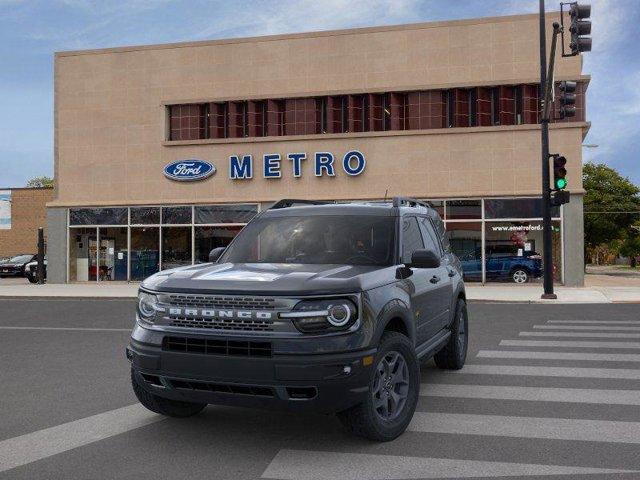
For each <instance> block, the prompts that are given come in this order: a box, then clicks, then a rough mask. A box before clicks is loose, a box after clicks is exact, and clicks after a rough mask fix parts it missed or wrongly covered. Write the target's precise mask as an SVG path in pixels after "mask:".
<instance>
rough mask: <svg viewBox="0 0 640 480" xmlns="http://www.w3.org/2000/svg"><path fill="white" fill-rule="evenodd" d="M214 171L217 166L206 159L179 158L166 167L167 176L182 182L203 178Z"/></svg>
mask: <svg viewBox="0 0 640 480" xmlns="http://www.w3.org/2000/svg"><path fill="white" fill-rule="evenodd" d="M214 173H216V167H214V166H213V165H212V164H210V163H209V162H205V161H204V160H195V159H192V160H177V161H175V162H171V163H169V164H168V165H167V166H166V167H164V175H165V177H167V178H170V179H171V180H177V181H180V182H187V181H191V180H202V179H203V178H207V177H208V176H210V175H213V174H214Z"/></svg>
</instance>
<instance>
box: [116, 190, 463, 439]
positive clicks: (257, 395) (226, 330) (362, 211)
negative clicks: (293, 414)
mask: <svg viewBox="0 0 640 480" xmlns="http://www.w3.org/2000/svg"><path fill="white" fill-rule="evenodd" d="M209 260H210V262H211V263H206V264H201V265H193V266H188V267H181V268H176V269H173V270H167V271H162V272H159V273H156V274H155V275H152V276H151V277H149V278H147V279H146V280H145V281H144V282H143V283H142V284H141V286H140V292H139V297H138V307H137V315H136V324H135V327H134V329H133V332H132V334H131V342H130V345H129V346H128V348H127V357H128V358H129V360H130V361H131V367H132V368H131V382H132V384H133V390H134V392H135V394H136V396H137V397H138V399H139V400H140V402H141V403H142V404H143V405H144V406H145V407H147V408H148V409H150V410H152V411H154V412H157V413H160V414H163V415H169V416H173V417H187V416H191V415H195V414H197V413H198V412H200V411H201V410H202V409H203V408H204V407H205V406H206V405H207V404H222V405H233V406H247V407H268V408H280V409H288V410H294V411H315V412H322V413H336V414H337V415H338V417H339V418H340V420H341V421H342V423H343V424H344V425H345V426H346V427H347V428H348V429H349V430H350V431H351V432H353V433H354V434H357V435H360V436H363V437H366V438H370V439H373V440H378V441H387V440H392V439H394V438H396V437H397V436H399V435H400V434H401V433H402V432H404V430H405V429H406V427H407V425H408V424H409V422H410V421H411V418H412V417H413V413H414V411H415V408H416V404H417V402H418V396H419V393H420V363H419V362H420V361H421V360H425V359H429V358H431V357H433V358H434V359H435V363H436V365H437V366H438V367H440V368H443V369H460V368H462V366H463V365H464V362H465V359H466V352H467V343H468V342H467V341H468V333H467V332H468V329H467V326H468V325H467V324H468V320H467V308H466V304H465V291H464V284H463V281H462V270H461V267H460V262H459V261H458V259H457V258H456V257H455V256H454V255H453V254H452V253H451V252H450V251H449V248H448V242H447V239H446V237H445V231H444V225H443V222H442V220H441V219H440V217H439V216H438V214H437V212H436V211H435V210H434V209H433V208H431V206H430V205H429V204H427V203H424V202H420V201H417V200H413V199H407V198H403V197H396V198H394V199H393V201H392V202H380V203H375V202H372V203H359V204H354V203H350V204H320V203H319V202H309V201H300V200H282V201H280V202H278V203H276V204H275V205H274V206H273V207H271V208H270V209H268V210H266V211H264V212H262V213H260V214H259V215H257V216H256V217H255V218H254V219H253V220H252V221H251V222H250V223H249V224H248V225H247V226H245V227H244V229H243V230H242V231H241V232H240V233H239V234H238V235H237V237H236V238H235V239H234V240H233V241H232V242H231V244H230V245H229V246H228V247H226V248H217V249H214V250H212V251H211V253H210V258H209Z"/></svg>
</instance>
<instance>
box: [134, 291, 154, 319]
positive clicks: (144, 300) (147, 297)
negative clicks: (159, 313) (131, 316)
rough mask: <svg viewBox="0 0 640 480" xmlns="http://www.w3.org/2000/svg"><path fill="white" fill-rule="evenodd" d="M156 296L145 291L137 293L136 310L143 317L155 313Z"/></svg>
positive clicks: (149, 316) (146, 317)
mask: <svg viewBox="0 0 640 480" xmlns="http://www.w3.org/2000/svg"><path fill="white" fill-rule="evenodd" d="M156 303H157V300H156V296H155V295H152V294H150V293H147V292H140V293H139V294H138V310H139V312H140V315H141V316H142V317H144V318H145V319H148V318H151V317H153V316H154V315H155V313H156Z"/></svg>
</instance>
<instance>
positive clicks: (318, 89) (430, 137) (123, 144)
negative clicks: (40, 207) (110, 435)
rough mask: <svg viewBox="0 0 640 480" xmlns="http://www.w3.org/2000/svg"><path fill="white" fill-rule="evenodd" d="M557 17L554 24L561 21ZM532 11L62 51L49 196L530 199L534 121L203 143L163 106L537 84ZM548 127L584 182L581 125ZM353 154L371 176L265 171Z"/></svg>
mask: <svg viewBox="0 0 640 480" xmlns="http://www.w3.org/2000/svg"><path fill="white" fill-rule="evenodd" d="M551 17H553V16H552V15H550V16H549V28H550V25H551V22H552V21H553V18H551ZM537 28H538V27H537V16H536V15H522V16H513V17H497V18H488V19H478V20H466V21H454V22H437V23H429V24H418V25H406V26H399V27H385V28H371V29H358V30H347V31H336V32H320V33H310V34H300V35H285V36H274V37H263V38H254V39H239V40H226V41H225V40H223V41H212V42H197V43H185V44H174V45H160V46H147V47H131V48H119V49H110V50H102V51H91V52H66V53H61V54H57V55H56V60H55V62H56V66H55V70H56V74H55V96H56V178H57V182H58V189H57V198H56V200H55V201H54V202H52V203H51V205H57V206H68V205H87V204H93V205H108V204H112V205H113V204H145V203H148V204H157V203H167V202H171V203H180V202H185V203H190V202H227V201H228V202H232V201H271V200H275V199H278V198H282V197H292V196H296V197H302V198H377V197H380V196H382V195H384V192H385V190H387V189H388V190H389V194H390V195H391V194H393V193H402V194H406V195H416V196H421V197H437V196H474V195H513V194H520V195H523V194H535V193H537V192H539V191H540V185H539V180H537V179H538V178H539V173H540V172H539V171H540V166H539V165H540V159H539V141H540V140H539V137H540V134H539V130H538V129H537V128H536V126H519V127H490V128H462V129H446V130H424V131H411V132H380V133H365V134H340V135H323V136H302V137H271V138H263V139H258V140H256V139H250V140H248V141H247V140H243V139H228V140H221V141H220V140H219V141H199V142H198V141H196V142H188V143H187V144H181V145H177V144H175V143H173V144H169V143H167V142H163V140H164V139H165V136H166V131H165V128H166V125H165V123H166V116H165V106H164V104H166V103H174V102H188V101H210V100H222V99H243V98H264V97H278V96H305V95H320V94H330V93H348V92H356V91H375V90H379V91H388V90H410V89H428V88H446V87H452V86H473V85H491V84H508V83H524V82H529V83H535V82H537V81H538V80H539V73H538V68H539V60H538V47H537V41H536V40H537V38H538V37H537ZM580 76H581V59H580V58H579V57H574V58H568V59H562V58H558V65H557V73H556V79H558V80H559V79H562V78H572V79H577V78H580ZM562 127H563V128H559V126H554V128H553V130H552V133H551V142H552V150H553V149H554V148H555V149H560V148H563V150H562V152H563V153H564V154H565V155H566V156H567V158H568V159H569V175H570V176H572V177H573V178H572V179H571V180H570V181H571V182H572V187H575V188H579V187H578V186H579V182H580V175H579V172H580V163H581V152H580V147H579V145H580V143H581V140H582V133H583V129H584V128H585V125H584V124H577V123H570V124H563V125H562ZM354 148H355V149H358V150H360V151H362V152H363V153H365V155H366V157H367V169H366V171H365V173H363V174H362V175H360V176H359V177H356V178H348V177H347V175H345V174H344V173H343V172H341V171H340V170H338V172H337V176H336V177H335V178H316V177H314V176H313V171H312V165H311V162H310V161H309V160H307V162H306V165H305V167H303V177H302V178H299V179H295V178H293V177H292V175H291V173H290V165H289V162H288V161H287V160H286V159H285V160H283V178H281V179H279V180H273V179H272V180H265V179H263V178H261V155H262V154H264V153H280V154H282V155H284V154H286V153H288V152H300V151H303V152H307V153H308V154H310V155H311V154H313V152H315V151H331V152H332V153H334V154H335V155H336V156H337V157H338V158H339V156H341V155H342V154H344V153H345V152H346V151H347V150H350V149H354ZM231 154H252V155H254V172H255V173H256V174H257V175H255V178H254V179H253V180H250V181H249V180H247V181H231V180H229V179H228V176H227V173H228V172H227V170H228V157H229V155H231ZM190 157H196V158H202V159H204V160H207V161H210V162H212V163H214V164H215V165H216V167H217V168H218V173H217V174H216V175H215V176H213V177H211V178H209V179H207V180H205V181H202V182H196V183H189V184H178V183H176V182H172V181H170V180H168V179H166V178H165V177H164V176H163V175H162V168H163V167H164V165H165V164H166V163H168V162H170V161H173V160H179V159H185V158H190Z"/></svg>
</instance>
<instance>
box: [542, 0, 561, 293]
mask: <svg viewBox="0 0 640 480" xmlns="http://www.w3.org/2000/svg"><path fill="white" fill-rule="evenodd" d="M546 87H547V36H546V22H545V14H544V0H540V94H541V95H542V94H543V93H546V92H547V89H546ZM548 101H549V100H548V99H545V105H544V108H543V113H544V112H546V111H548V110H547V107H548V106H547V105H546V103H547V102H548ZM540 123H541V129H540V130H541V132H542V133H541V140H542V228H543V231H542V244H543V246H542V248H543V250H544V251H543V259H542V262H543V265H542V266H543V268H544V293H543V294H542V298H545V299H553V298H558V297H557V296H556V294H555V293H553V255H552V253H553V252H552V251H551V243H552V238H551V190H550V188H549V117H548V116H544V115H543V116H542V118H541V119H540Z"/></svg>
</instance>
